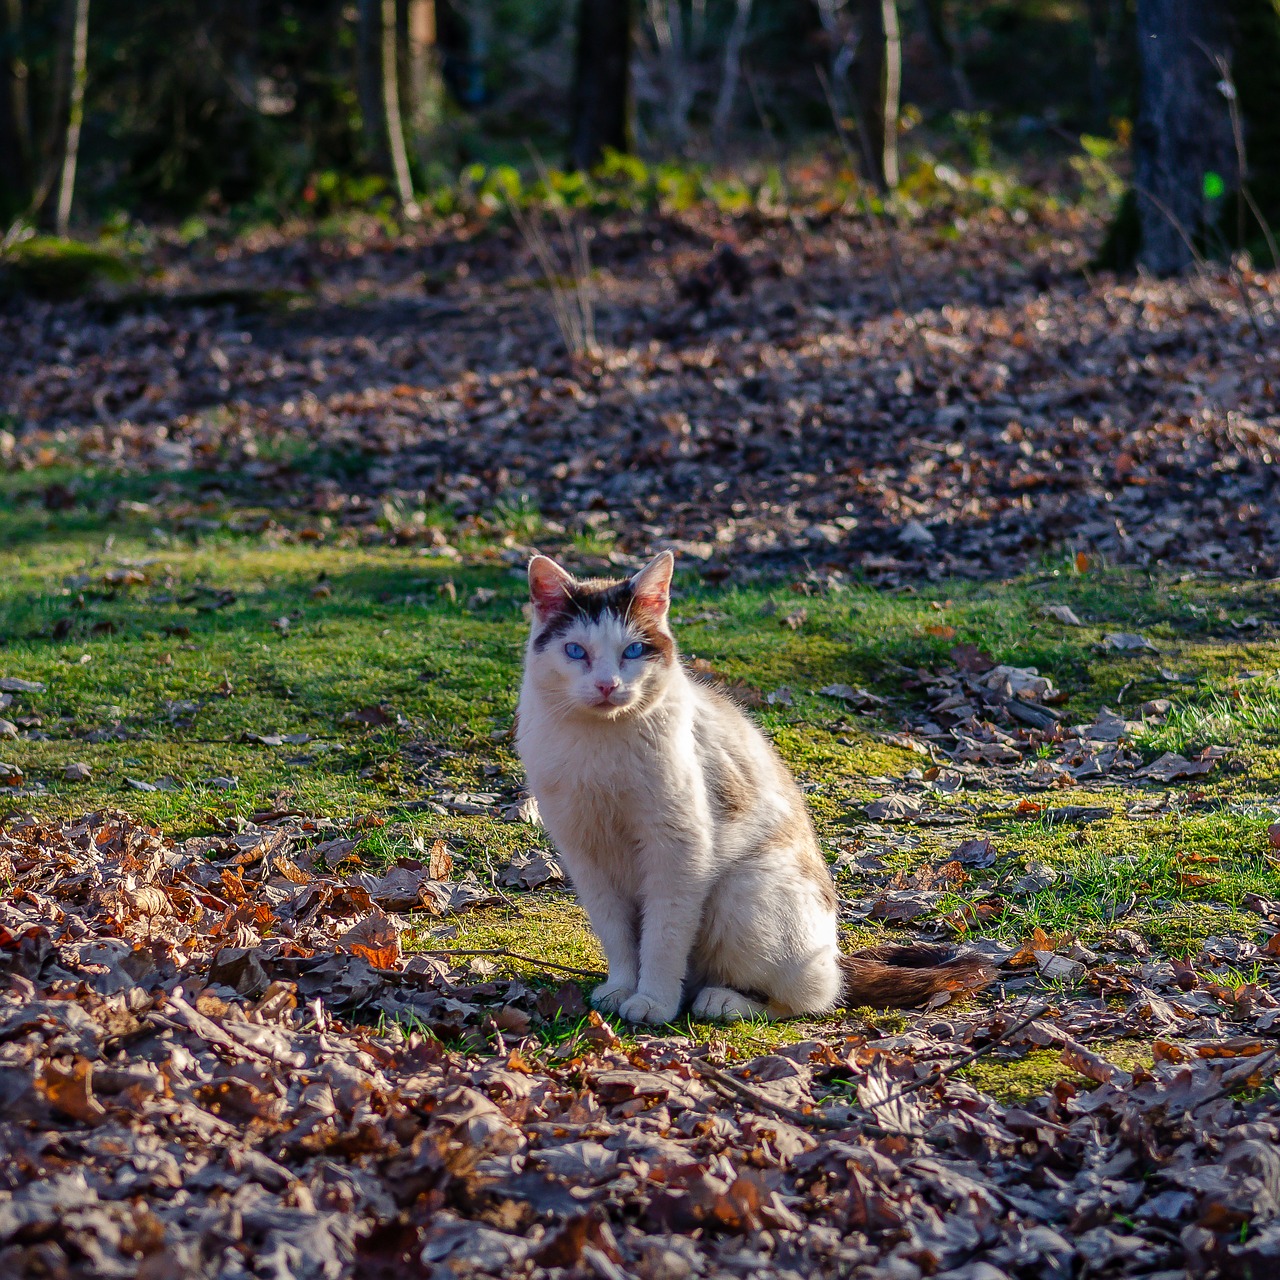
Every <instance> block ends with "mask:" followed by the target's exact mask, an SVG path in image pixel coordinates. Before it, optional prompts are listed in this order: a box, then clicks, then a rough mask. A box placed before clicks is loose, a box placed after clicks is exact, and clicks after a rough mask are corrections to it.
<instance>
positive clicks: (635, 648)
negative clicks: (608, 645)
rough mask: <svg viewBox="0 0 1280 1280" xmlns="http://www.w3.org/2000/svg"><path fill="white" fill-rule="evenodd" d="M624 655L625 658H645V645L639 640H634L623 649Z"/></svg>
mask: <svg viewBox="0 0 1280 1280" xmlns="http://www.w3.org/2000/svg"><path fill="white" fill-rule="evenodd" d="M622 656H623V657H624V658H643V657H644V645H643V644H641V643H640V641H639V640H633V641H632V642H631V643H630V644H629V645H627V647H626V648H625V649H623V651H622Z"/></svg>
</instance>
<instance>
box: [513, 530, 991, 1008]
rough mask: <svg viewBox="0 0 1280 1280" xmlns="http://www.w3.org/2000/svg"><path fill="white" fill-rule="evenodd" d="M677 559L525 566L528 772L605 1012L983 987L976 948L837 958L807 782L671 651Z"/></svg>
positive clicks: (524, 741) (782, 1003)
mask: <svg viewBox="0 0 1280 1280" xmlns="http://www.w3.org/2000/svg"><path fill="white" fill-rule="evenodd" d="M674 563H675V561H674V557H673V556H672V555H671V553H670V552H669V551H664V552H662V554H660V555H658V556H657V557H656V558H655V559H653V560H652V561H650V562H649V563H648V564H647V565H646V566H645V567H644V568H643V569H641V570H640V571H639V572H638V573H636V574H635V575H634V576H632V577H630V578H626V579H623V580H621V581H581V582H580V581H577V580H576V579H575V578H573V577H572V576H571V575H570V574H569V573H568V572H566V571H565V570H564V569H562V568H561V567H560V566H559V565H558V564H556V563H555V562H554V561H553V560H551V559H549V558H548V557H546V556H542V555H537V556H534V557H533V559H532V560H531V561H530V564H529V589H530V595H531V599H532V612H533V618H532V627H531V630H530V634H529V641H528V647H527V650H526V653H525V667H524V679H523V682H522V685H521V690H520V701H519V708H518V711H517V716H516V747H517V750H518V751H519V754H520V758H521V760H522V762H523V764H524V768H525V773H526V776H527V779H528V783H529V788H530V790H531V791H532V793H533V795H534V797H535V798H536V799H537V802H538V808H539V810H540V812H541V814H542V819H543V822H544V824H545V826H546V829H547V832H548V834H549V835H550V837H551V839H552V841H553V842H554V844H555V846H556V848H557V849H558V850H559V852H560V855H561V857H562V858H563V860H564V865H565V868H566V870H567V871H568V873H569V876H570V878H571V880H572V881H573V885H574V888H575V889H576V891H577V894H578V897H579V899H580V900H581V902H582V904H583V906H584V907H585V908H586V911H587V915H588V916H589V918H590V920H591V925H592V928H593V929H594V930H595V932H596V934H597V935H598V937H599V939H600V942H601V945H602V946H603V948H604V952H605V956H606V958H607V960H608V965H609V974H608V978H607V980H606V981H604V982H603V983H601V984H600V985H599V986H598V987H596V989H595V991H594V992H593V993H592V1002H593V1003H594V1004H595V1005H596V1007H597V1008H599V1009H602V1010H605V1011H607V1012H613V1013H617V1014H618V1015H620V1016H621V1017H622V1018H624V1019H626V1020H627V1021H630V1022H645V1023H656V1024H662V1023H667V1022H670V1021H671V1020H672V1019H673V1018H675V1017H676V1016H677V1015H678V1014H679V1012H680V1011H681V1009H682V1008H684V1007H686V1004H687V1005H688V1007H689V1008H690V1010H691V1012H692V1013H693V1014H694V1015H695V1016H697V1017H700V1018H717V1019H727V1020H733V1019H743V1018H753V1017H756V1016H758V1015H761V1014H764V1015H767V1016H770V1017H775V1018H777V1017H790V1016H795V1015H799V1014H819V1013H823V1012H825V1011H827V1010H830V1009H833V1008H835V1007H837V1006H839V1005H852V1006H859V1005H874V1006H878V1007H888V1006H908V1005H915V1004H920V1003H922V1002H923V1001H925V1000H927V999H928V998H929V997H931V996H933V995H935V994H937V993H938V992H941V991H965V990H970V989H974V988H977V987H981V986H984V985H986V983H987V982H989V981H990V980H991V977H992V974H991V972H990V970H989V969H988V968H987V966H986V964H985V962H984V961H983V960H982V959H981V958H980V957H977V956H973V955H958V956H956V955H952V954H951V953H950V952H949V951H948V950H947V949H946V948H942V947H932V946H923V945H920V946H908V947H898V946H880V947H873V948H871V949H870V950H865V951H860V952H856V953H854V954H852V955H847V956H842V955H841V954H840V950H839V939H838V914H837V902H836V894H835V887H834V884H833V882H832V878H831V873H830V871H829V870H828V868H827V864H826V861H825V859H824V858H823V856H822V853H821V851H820V850H819V847H818V840H817V835H816V833H815V831H814V827H813V823H812V821H811V819H810V817H809V814H808V810H807V808H806V806H805V803H804V796H803V794H802V793H801V791H800V788H799V786H798V785H797V783H796V781H795V779H794V778H793V777H792V776H791V774H790V773H789V772H788V770H787V767H786V765H785V764H783V762H782V759H781V757H780V756H779V755H778V754H777V752H776V751H775V750H774V748H773V746H772V745H771V744H770V743H769V742H768V740H767V739H766V738H765V736H764V734H763V733H762V732H761V731H760V729H758V728H757V727H756V725H755V724H754V723H753V722H752V721H751V720H750V719H749V718H748V717H747V716H746V715H745V714H744V712H742V711H741V710H739V708H738V707H737V706H736V705H734V703H733V702H731V701H730V700H729V699H728V698H727V697H726V696H725V695H724V694H722V693H721V692H719V691H718V690H716V689H715V688H713V687H711V686H709V685H707V684H704V683H702V682H700V681H698V680H697V679H695V678H694V677H692V676H691V675H690V674H689V673H688V672H687V671H686V670H685V668H684V666H683V665H682V663H681V661H680V658H679V654H678V653H677V650H676V644H675V640H674V638H673V636H672V634H671V627H670V617H669V611H670V587H671V575H672V571H673V568H674Z"/></svg>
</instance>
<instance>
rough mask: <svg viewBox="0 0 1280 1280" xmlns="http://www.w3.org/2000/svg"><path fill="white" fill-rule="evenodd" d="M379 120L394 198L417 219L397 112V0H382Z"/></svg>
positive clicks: (398, 95)
mask: <svg viewBox="0 0 1280 1280" xmlns="http://www.w3.org/2000/svg"><path fill="white" fill-rule="evenodd" d="M382 122H383V126H384V128H385V130H386V135H387V151H388V153H389V155H390V156H391V176H392V178H393V179H394V180H395V184H396V198H397V199H398V200H399V201H400V208H401V209H403V210H404V213H405V215H406V216H407V217H409V218H414V219H416V218H417V216H418V205H417V202H416V201H415V200H414V198H413V183H412V181H411V180H410V178H409V157H408V155H407V153H406V152H405V146H404V121H403V120H402V118H401V116H400V78H399V76H398V74H397V67H396V0H382Z"/></svg>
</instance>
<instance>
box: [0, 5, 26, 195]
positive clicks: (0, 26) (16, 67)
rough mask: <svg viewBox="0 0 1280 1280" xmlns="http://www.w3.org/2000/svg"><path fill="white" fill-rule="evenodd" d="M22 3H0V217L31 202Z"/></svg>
mask: <svg viewBox="0 0 1280 1280" xmlns="http://www.w3.org/2000/svg"><path fill="white" fill-rule="evenodd" d="M22 42H23V27H22V0H0V191H2V194H0V217H3V218H11V217H13V216H14V215H15V214H17V213H20V212H21V211H22V210H23V209H25V208H26V207H27V203H28V202H29V200H30V199H31V181H32V176H31V158H32V157H31V113H30V106H29V104H28V100H27V64H26V60H25V58H24V57H23V43H22Z"/></svg>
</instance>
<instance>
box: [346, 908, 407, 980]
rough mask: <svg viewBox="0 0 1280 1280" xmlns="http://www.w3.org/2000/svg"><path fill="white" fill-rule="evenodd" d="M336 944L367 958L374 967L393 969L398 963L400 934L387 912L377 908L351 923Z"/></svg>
mask: <svg viewBox="0 0 1280 1280" xmlns="http://www.w3.org/2000/svg"><path fill="white" fill-rule="evenodd" d="M337 946H338V948H339V949H340V950H342V951H349V952H351V953H352V954H353V955H357V956H360V957H361V958H362V959H365V960H367V961H368V962H369V963H370V964H371V965H372V966H373V967H374V968H375V969H395V968H396V967H398V965H399V963H400V935H399V933H398V931H397V930H396V927H395V925H394V924H393V923H392V921H391V919H390V918H389V917H388V916H387V914H386V913H385V912H384V911H380V910H378V909H377V908H375V909H374V910H373V911H371V912H370V913H369V914H368V915H367V916H365V918H364V919H363V920H360V921H358V922H357V923H356V924H353V925H352V926H351V928H350V929H348V930H347V931H346V932H345V933H344V934H343V935H342V936H341V937H340V938H339V939H338V941H337Z"/></svg>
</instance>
